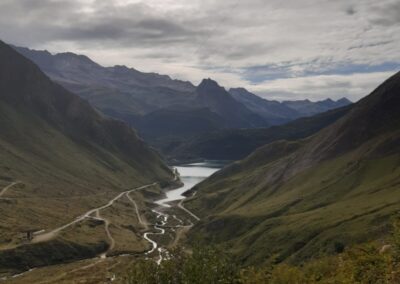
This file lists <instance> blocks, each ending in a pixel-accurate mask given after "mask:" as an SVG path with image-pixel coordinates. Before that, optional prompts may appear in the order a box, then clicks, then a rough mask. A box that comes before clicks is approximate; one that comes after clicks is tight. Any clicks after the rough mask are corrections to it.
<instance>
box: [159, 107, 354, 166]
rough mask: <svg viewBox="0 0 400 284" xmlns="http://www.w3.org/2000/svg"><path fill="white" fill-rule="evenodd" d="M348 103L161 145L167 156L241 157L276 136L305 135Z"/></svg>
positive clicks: (330, 120) (327, 122)
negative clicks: (286, 119)
mask: <svg viewBox="0 0 400 284" xmlns="http://www.w3.org/2000/svg"><path fill="white" fill-rule="evenodd" d="M350 109H351V106H347V107H343V108H338V109H334V110H330V111H327V112H324V113H320V114H317V115H315V116H311V117H306V118H299V119H297V120H294V121H292V122H289V123H287V124H283V125H279V126H272V127H269V128H258V129H226V130H219V131H214V132H207V133H204V134H201V135H197V136H194V137H192V138H190V139H187V140H185V141H182V142H181V143H177V142H176V141H171V142H170V143H169V144H168V143H163V144H162V145H160V147H161V149H162V152H163V153H164V155H165V156H166V157H167V158H168V159H169V160H177V161H181V162H182V161H193V160H204V159H205V160H232V161H233V160H240V159H243V158H245V157H246V156H248V155H249V154H250V153H251V152H253V151H255V150H256V149H257V148H259V147H261V146H264V145H266V144H268V143H271V142H273V141H278V140H290V141H293V140H297V139H301V138H306V137H308V136H310V135H312V134H314V133H316V132H318V131H319V130H321V129H322V128H324V127H326V126H328V125H330V124H332V123H334V122H335V121H336V120H338V119H340V118H341V117H342V116H344V115H345V114H346V113H348V112H349V111H350Z"/></svg>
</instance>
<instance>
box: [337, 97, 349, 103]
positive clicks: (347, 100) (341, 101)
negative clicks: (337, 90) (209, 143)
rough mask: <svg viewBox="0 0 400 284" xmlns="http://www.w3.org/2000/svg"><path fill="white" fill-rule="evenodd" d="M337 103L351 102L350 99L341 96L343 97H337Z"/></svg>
mask: <svg viewBox="0 0 400 284" xmlns="http://www.w3.org/2000/svg"><path fill="white" fill-rule="evenodd" d="M336 102H337V103H345V104H352V103H353V102H352V101H350V100H349V99H348V98H346V97H343V98H341V99H338V100H337V101H336Z"/></svg>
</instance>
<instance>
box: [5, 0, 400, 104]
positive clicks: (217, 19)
mask: <svg viewBox="0 0 400 284" xmlns="http://www.w3.org/2000/svg"><path fill="white" fill-rule="evenodd" d="M0 39H1V40H3V41H5V42H7V43H11V44H15V45H19V46H24V47H29V48H33V49H46V50H49V51H50V52H53V53H54V52H65V51H71V52H75V53H80V54H85V55H87V56H89V57H90V58H92V59H93V60H94V61H96V62H98V63H100V64H102V65H104V66H113V65H127V66H129V67H133V68H135V69H138V70H140V71H143V72H156V73H160V74H167V75H170V76H171V77H172V78H176V79H181V80H188V81H191V82H192V83H194V84H198V83H199V82H200V81H201V80H202V79H203V78H212V79H215V80H217V81H218V82H219V83H220V84H221V85H223V86H225V87H226V88H231V87H245V88H247V89H248V90H250V91H252V92H254V93H256V94H258V95H260V96H262V97H265V98H268V99H277V100H294V99H306V98H307V99H311V100H320V99H324V98H327V97H330V98H332V99H338V98H341V97H347V98H349V99H351V100H353V101H356V100H358V99H359V98H361V97H363V96H365V95H367V94H368V93H370V92H371V91H372V90H373V89H374V88H375V87H377V86H378V85H379V84H380V83H382V82H383V81H384V80H385V79H387V78H388V77H389V76H391V75H392V74H394V73H395V72H397V71H399V70H400V48H399V46H400V1H399V0H380V1H376V0H358V1H355V0H286V1H282V0H245V1H240V0H214V1H211V0H1V1H0Z"/></svg>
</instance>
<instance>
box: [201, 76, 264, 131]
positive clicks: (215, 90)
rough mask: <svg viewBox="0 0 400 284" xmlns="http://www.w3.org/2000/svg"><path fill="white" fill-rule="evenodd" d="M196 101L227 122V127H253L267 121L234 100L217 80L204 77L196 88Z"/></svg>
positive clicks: (262, 124)
mask: <svg viewBox="0 0 400 284" xmlns="http://www.w3.org/2000/svg"><path fill="white" fill-rule="evenodd" d="M196 94H197V97H196V101H197V102H198V103H199V105H202V106H204V107H207V108H209V109H210V110H211V111H213V112H215V113H217V114H218V115H220V116H221V117H223V118H224V119H225V121H226V122H227V123H229V128H255V127H262V126H266V125H267V122H266V121H265V120H264V119H263V118H262V117H261V116H259V115H257V114H255V113H253V112H251V111H250V110H249V109H248V108H246V107H245V106H244V105H243V104H241V103H239V102H238V101H236V100H235V99H234V98H232V96H231V95H230V94H229V93H228V92H227V91H226V90H225V89H224V88H223V87H221V86H219V85H218V83H217V82H215V81H213V80H211V79H204V80H203V81H202V82H201V84H200V85H199V86H198V87H197V88H196Z"/></svg>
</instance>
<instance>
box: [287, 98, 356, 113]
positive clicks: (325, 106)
mask: <svg viewBox="0 0 400 284" xmlns="http://www.w3.org/2000/svg"><path fill="white" fill-rule="evenodd" d="M282 104H283V105H285V106H287V107H289V108H291V109H293V110H295V111H296V112H297V113H298V115H299V116H311V115H314V114H317V113H321V112H324V111H328V110H331V109H335V108H339V107H343V106H347V105H349V104H352V102H351V101H350V100H348V99H346V98H342V99H339V100H337V101H333V100H332V99H326V100H323V101H318V102H312V101H310V100H299V101H283V102H282Z"/></svg>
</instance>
